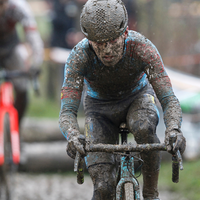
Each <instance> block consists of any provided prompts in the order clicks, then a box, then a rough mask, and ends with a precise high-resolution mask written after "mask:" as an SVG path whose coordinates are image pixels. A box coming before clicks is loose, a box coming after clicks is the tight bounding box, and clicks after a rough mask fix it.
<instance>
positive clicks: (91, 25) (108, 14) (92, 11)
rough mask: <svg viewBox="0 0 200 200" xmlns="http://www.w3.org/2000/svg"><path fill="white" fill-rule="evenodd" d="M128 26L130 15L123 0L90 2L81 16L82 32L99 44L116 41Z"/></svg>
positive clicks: (91, 0)
mask: <svg viewBox="0 0 200 200" xmlns="http://www.w3.org/2000/svg"><path fill="white" fill-rule="evenodd" d="M127 24H128V14H127V10H126V8H125V6H124V3H123V2H122V1H121V0H88V1H87V2H86V4H85V5H84V7H83V10H82V13H81V16H80V26H81V31H82V32H83V34H84V35H85V36H86V37H87V38H88V39H89V40H91V41H94V42H98V43H103V42H107V41H110V40H115V39H116V38H118V37H119V36H120V35H122V34H123V33H124V32H125V30H126V28H127Z"/></svg>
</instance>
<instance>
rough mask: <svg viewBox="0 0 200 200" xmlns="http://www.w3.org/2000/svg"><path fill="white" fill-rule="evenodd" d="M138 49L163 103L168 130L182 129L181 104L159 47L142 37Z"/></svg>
mask: <svg viewBox="0 0 200 200" xmlns="http://www.w3.org/2000/svg"><path fill="white" fill-rule="evenodd" d="M136 51H137V54H138V56H139V57H140V59H142V63H143V65H144V68H145V72H146V74H147V77H148V80H149V82H150V83H151V85H152V87H153V89H154V91H155V93H156V96H157V98H158V100H159V102H160V103H161V106H162V109H163V114H164V122H165V125H166V128H167V131H171V130H173V129H178V130H180V128H181V122H182V111H181V106H180V103H179V101H178V99H177V97H176V96H175V94H174V92H173V89H172V85H171V81H170V79H169V77H168V75H167V73H166V71H165V68H164V64H163V61H162V58H161V56H160V54H159V52H158V50H157V48H156V47H155V46H154V45H153V44H152V42H150V41H149V40H148V39H146V38H142V39H141V40H140V42H139V43H138V44H137V45H136Z"/></svg>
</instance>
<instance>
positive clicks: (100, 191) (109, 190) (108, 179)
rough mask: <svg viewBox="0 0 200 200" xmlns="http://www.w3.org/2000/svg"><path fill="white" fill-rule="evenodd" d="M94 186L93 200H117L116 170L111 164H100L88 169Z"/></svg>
mask: <svg viewBox="0 0 200 200" xmlns="http://www.w3.org/2000/svg"><path fill="white" fill-rule="evenodd" d="M88 172H89V174H90V176H91V178H92V181H93V184H94V194H93V198H92V200H101V199H105V200H110V199H115V188H116V168H115V166H114V165H110V164H98V165H93V166H90V167H89V168H88Z"/></svg>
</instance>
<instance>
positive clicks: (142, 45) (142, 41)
mask: <svg viewBox="0 0 200 200" xmlns="http://www.w3.org/2000/svg"><path fill="white" fill-rule="evenodd" d="M126 45H127V49H132V48H134V49H135V50H136V51H137V50H138V49H140V50H141V51H142V52H143V51H146V50H147V49H151V50H156V51H157V48H156V46H155V45H154V44H153V43H152V42H151V41H150V40H149V39H148V38H147V37H145V36H144V35H142V34H141V33H139V32H136V31H132V30H130V31H129V32H128V37H127V38H126ZM138 53H139V52H138Z"/></svg>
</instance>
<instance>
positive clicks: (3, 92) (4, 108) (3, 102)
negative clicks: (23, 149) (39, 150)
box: [0, 81, 20, 165]
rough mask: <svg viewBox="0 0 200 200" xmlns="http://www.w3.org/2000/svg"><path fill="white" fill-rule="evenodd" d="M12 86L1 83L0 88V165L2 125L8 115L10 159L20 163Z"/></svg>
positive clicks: (2, 136) (0, 163) (2, 145)
mask: <svg viewBox="0 0 200 200" xmlns="http://www.w3.org/2000/svg"><path fill="white" fill-rule="evenodd" d="M13 103H14V97H13V85H12V83H10V82H9V81H8V82H3V83H2V84H1V86H0V165H3V163H4V134H3V131H4V130H3V123H4V117H5V114H6V113H8V114H9V119H10V134H11V135H10V138H11V146H12V157H13V162H14V163H15V164H19V161H20V139H19V127H18V112H17V110H16V109H15V108H14V106H13Z"/></svg>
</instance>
